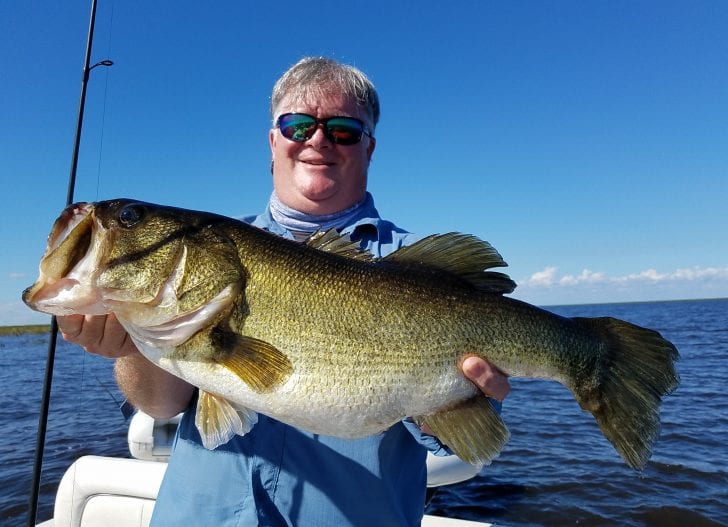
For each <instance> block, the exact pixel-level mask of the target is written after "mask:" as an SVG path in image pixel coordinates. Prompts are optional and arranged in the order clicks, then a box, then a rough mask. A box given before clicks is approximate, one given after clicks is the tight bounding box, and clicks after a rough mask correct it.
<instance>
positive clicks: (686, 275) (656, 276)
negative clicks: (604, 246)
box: [519, 266, 728, 288]
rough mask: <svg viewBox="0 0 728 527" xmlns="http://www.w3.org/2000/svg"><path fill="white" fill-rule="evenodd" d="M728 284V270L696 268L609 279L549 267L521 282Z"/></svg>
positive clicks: (531, 284)
mask: <svg viewBox="0 0 728 527" xmlns="http://www.w3.org/2000/svg"><path fill="white" fill-rule="evenodd" d="M712 279H716V280H728V267H705V268H701V267H693V268H686V269H676V270H675V271H672V272H668V273H661V272H659V271H657V270H655V269H646V270H644V271H641V272H639V273H633V274H628V275H624V276H608V275H607V274H605V273H601V272H594V271H591V270H589V269H584V270H583V271H582V272H581V273H580V274H578V275H570V274H567V275H563V276H559V272H558V267H553V266H550V267H546V268H545V269H544V270H543V271H538V272H536V273H533V274H532V275H531V276H530V277H529V278H527V279H525V280H523V281H521V283H520V284H519V285H521V286H522V287H529V288H539V287H554V286H557V285H558V286H578V285H581V284H628V283H654V282H694V281H704V280H712Z"/></svg>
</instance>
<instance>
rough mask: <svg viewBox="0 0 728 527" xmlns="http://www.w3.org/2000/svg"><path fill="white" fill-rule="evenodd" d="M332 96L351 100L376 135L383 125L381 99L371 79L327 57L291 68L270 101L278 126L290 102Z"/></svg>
mask: <svg viewBox="0 0 728 527" xmlns="http://www.w3.org/2000/svg"><path fill="white" fill-rule="evenodd" d="M332 94H337V95H344V96H346V97H351V98H352V99H353V100H355V101H356V104H357V105H358V106H360V107H361V108H362V109H363V110H364V111H365V113H366V116H367V117H368V118H369V121H370V122H369V123H368V124H369V125H371V128H372V131H374V128H375V127H376V126H377V123H378V122H379V96H378V95H377V90H376V89H375V88H374V85H373V84H372V82H371V81H370V80H369V78H368V77H367V76H366V75H365V74H364V73H363V72H362V71H360V70H358V69H357V68H355V67H354V66H349V65H348V64H341V63H340V62H337V61H335V60H333V59H329V58H326V57H305V58H303V59H301V60H299V61H298V62H297V63H296V64H294V65H293V66H291V67H290V68H289V69H288V71H286V72H285V73H284V74H283V75H282V76H281V78H280V79H278V81H277V82H276V83H275V86H273V94H272V96H271V100H270V111H271V117H272V118H273V121H274V124H275V119H276V117H277V111H278V107H279V106H280V104H281V102H283V100H284V99H286V98H291V99H293V100H294V101H306V100H310V98H311V97H317V98H318V97H326V96H330V95H332Z"/></svg>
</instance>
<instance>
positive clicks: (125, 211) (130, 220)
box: [117, 203, 144, 227]
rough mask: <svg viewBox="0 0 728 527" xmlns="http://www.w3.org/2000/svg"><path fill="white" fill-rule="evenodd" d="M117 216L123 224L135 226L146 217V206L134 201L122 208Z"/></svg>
mask: <svg viewBox="0 0 728 527" xmlns="http://www.w3.org/2000/svg"><path fill="white" fill-rule="evenodd" d="M117 216H118V218H119V223H121V225H122V226H124V227H133V226H134V225H136V224H137V223H139V222H140V221H141V220H142V218H144V207H143V206H142V205H139V204H138V203H133V204H131V205H127V206H125V207H124V208H122V209H121V210H120V211H119V214H118V215H117Z"/></svg>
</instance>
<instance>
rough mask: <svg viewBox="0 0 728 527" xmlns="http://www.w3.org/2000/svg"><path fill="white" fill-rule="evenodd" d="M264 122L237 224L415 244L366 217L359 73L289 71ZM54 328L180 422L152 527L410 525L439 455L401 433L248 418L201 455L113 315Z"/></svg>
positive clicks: (479, 369)
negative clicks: (324, 431) (266, 178)
mask: <svg viewBox="0 0 728 527" xmlns="http://www.w3.org/2000/svg"><path fill="white" fill-rule="evenodd" d="M271 112H272V116H273V123H274V125H273V128H272V129H271V131H270V134H269V139H270V147H271V153H272V158H273V159H272V172H273V189H274V191H273V194H272V196H271V199H270V202H269V206H268V208H267V209H266V211H265V212H264V213H263V214H261V215H260V216H257V217H251V218H248V220H247V221H250V222H251V223H253V224H254V225H257V226H259V227H262V228H265V229H268V230H270V231H272V232H274V233H276V234H279V235H281V236H286V237H290V238H296V239H305V238H306V237H307V236H309V235H310V234H312V233H313V232H315V231H316V230H318V229H329V228H332V227H335V228H337V229H339V230H341V231H342V232H343V233H345V234H348V235H349V236H350V237H351V238H352V240H354V241H356V242H358V243H359V244H360V245H361V247H362V248H365V249H367V250H369V251H371V252H372V253H374V254H375V255H377V256H384V255H386V254H388V253H390V252H392V251H394V250H396V249H397V248H399V247H401V246H402V245H406V244H407V243H410V242H412V241H415V238H414V237H413V236H412V235H411V234H409V233H407V232H406V231H404V230H402V229H400V228H398V227H396V226H395V225H394V224H393V223H391V222H388V221H385V220H383V219H381V218H380V217H379V215H378V213H377V211H376V209H375V208H374V202H373V199H372V196H371V195H370V194H369V193H367V191H366V188H367V172H368V168H369V162H370V161H371V157H372V154H373V152H374V149H375V146H376V141H375V139H374V130H375V127H376V125H377V122H378V119H379V100H378V96H377V93H376V91H375V89H374V86H373V85H372V84H371V82H370V81H369V80H368V79H367V77H366V76H365V75H364V74H363V73H362V72H360V71H359V70H357V69H356V68H353V67H351V66H346V65H342V64H339V63H337V62H335V61H333V60H329V59H323V58H307V59H303V60H301V61H300V62H299V63H297V64H295V65H294V66H293V67H292V68H290V69H289V70H288V71H287V72H286V73H285V74H284V75H283V76H282V77H281V79H279V80H278V82H277V83H276V85H275V87H274V89H273V96H272V100H271ZM58 322H59V327H60V328H61V331H62V333H63V336H64V338H66V339H67V340H69V341H72V342H76V343H78V344H80V345H82V346H84V347H85V348H86V350H87V351H89V352H92V353H98V354H101V355H105V356H107V357H112V358H115V359H116V365H115V371H116V376H117V382H118V383H119V386H120V387H121V389H122V390H123V391H124V393H125V394H126V396H127V397H128V399H129V400H130V402H131V403H132V404H134V405H135V406H136V407H138V408H140V409H141V410H143V411H145V412H147V413H149V414H151V415H153V416H155V417H160V418H161V417H171V416H173V415H176V414H177V413H179V412H181V411H186V413H185V416H184V418H183V420H182V422H181V424H180V427H179V431H178V435H177V438H176V442H175V448H174V451H173V454H172V457H171V459H170V463H169V468H168V470H167V473H166V476H165V480H164V482H163V484H162V488H161V489H160V493H159V497H158V500H157V504H156V507H155V512H154V518H153V520H152V523H153V525H157V526H166V525H186V526H193V525H200V526H202V525H205V526H207V525H210V526H213V525H214V526H222V525H237V526H243V525H311V526H326V525H331V526H344V525H361V526H364V525H366V526H369V525H377V526H384V525H419V523H420V521H421V518H422V514H423V504H424V492H425V478H426V470H425V455H426V449H425V446H426V447H427V448H429V449H430V450H435V451H436V450H443V445H441V444H439V442H438V441H437V439H436V438H434V437H432V436H430V435H428V434H426V433H424V432H423V431H421V430H420V429H418V428H417V427H416V426H415V425H414V424H413V423H412V422H409V421H404V422H402V423H398V424H397V425H395V426H393V427H391V428H390V429H388V430H386V431H385V432H383V433H381V434H377V435H375V436H370V437H366V438H362V439H356V440H345V439H339V438H335V437H326V436H321V435H318V434H311V433H308V432H306V431H303V430H300V429H296V428H293V427H291V426H288V425H286V424H283V423H281V422H278V421H276V420H274V419H271V418H268V417H266V416H262V415H261V416H260V418H259V421H258V423H257V424H256V425H255V426H254V427H253V430H252V431H251V432H249V433H248V434H246V435H245V436H243V437H240V436H236V437H235V438H234V439H232V440H231V441H229V442H228V443H227V444H225V445H222V446H220V447H218V448H217V449H215V450H213V451H210V450H207V449H205V448H204V447H203V446H202V444H201V440H200V437H199V435H198V433H197V430H196V428H195V426H194V408H195V406H194V405H195V400H196V396H197V392H196V388H195V387H193V386H191V385H189V384H187V383H186V382H185V381H182V380H180V379H178V378H177V377H174V376H172V375H170V374H168V373H167V372H165V371H163V370H161V369H159V368H156V367H155V366H153V365H152V364H150V363H149V362H148V361H147V360H146V359H145V358H144V357H143V356H142V355H141V354H140V353H139V352H138V351H137V349H136V347H135V346H134V344H133V343H132V342H131V340H130V338H129V336H128V335H127V334H126V333H125V332H124V330H123V329H122V328H121V327H120V326H119V324H118V322H117V321H116V320H115V319H114V318H113V316H108V317H103V316H102V317H82V316H70V317H62V318H60V319H59V321H58ZM462 368H463V372H464V374H465V375H466V376H467V377H468V378H469V379H470V380H472V381H473V382H474V383H475V384H476V385H477V386H478V387H479V388H480V389H481V390H482V391H483V392H484V393H485V394H486V395H489V396H491V397H494V398H496V399H499V400H502V399H503V398H504V397H505V396H506V395H507V393H508V391H509V386H508V381H507V379H506V377H505V376H504V375H503V374H501V373H500V372H498V371H497V370H496V369H495V368H494V367H492V366H490V365H489V364H488V363H487V362H485V361H483V360H480V359H477V358H474V357H471V358H468V359H466V360H465V361H464V362H463V365H462ZM413 389H416V387H413ZM423 445H425V446H423Z"/></svg>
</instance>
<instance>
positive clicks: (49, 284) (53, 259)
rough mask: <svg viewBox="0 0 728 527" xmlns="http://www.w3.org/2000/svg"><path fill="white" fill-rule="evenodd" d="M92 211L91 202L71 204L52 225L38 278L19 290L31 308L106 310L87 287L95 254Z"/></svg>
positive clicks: (64, 311) (55, 311) (93, 270)
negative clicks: (30, 284) (22, 289)
mask: <svg viewBox="0 0 728 527" xmlns="http://www.w3.org/2000/svg"><path fill="white" fill-rule="evenodd" d="M93 211H94V206H93V204H91V203H75V204H73V205H69V206H68V207H66V209H65V210H64V211H63V212H62V213H61V215H60V216H59V217H58V219H57V220H56V221H55V223H54V224H53V228H52V229H51V233H50V235H49V236H48V246H47V248H46V251H45V253H44V255H43V258H42V259H41V261H40V268H39V276H38V279H37V280H36V282H35V283H34V284H33V285H32V286H30V287H29V288H27V289H26V290H25V291H23V302H25V303H26V304H27V305H28V306H30V307H31V308H32V309H35V310H37V311H43V312H45V313H50V314H54V315H68V314H76V313H83V314H103V313H106V312H107V311H108V310H106V309H104V308H103V307H102V306H101V299H100V297H99V294H98V292H96V291H95V290H94V289H93V288H92V287H91V280H90V278H91V277H92V276H94V275H95V274H96V267H97V265H96V264H97V262H98V257H97V256H98V253H99V250H98V247H97V245H95V244H94V238H95V231H96V227H95V224H96V220H95V217H94V214H93Z"/></svg>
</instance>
